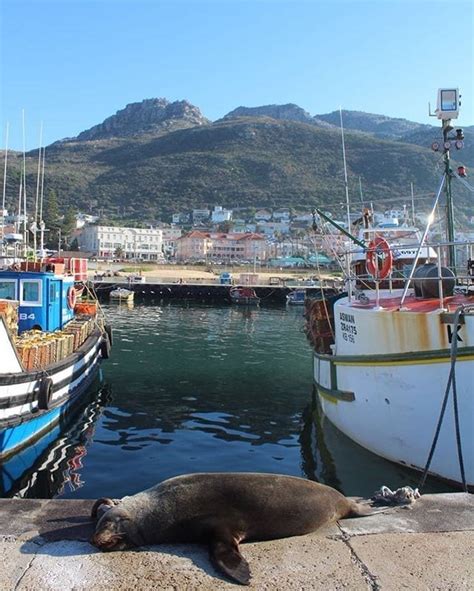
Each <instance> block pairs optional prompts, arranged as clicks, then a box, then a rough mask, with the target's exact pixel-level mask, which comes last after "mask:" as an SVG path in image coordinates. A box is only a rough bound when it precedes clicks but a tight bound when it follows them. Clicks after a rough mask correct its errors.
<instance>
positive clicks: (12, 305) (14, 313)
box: [0, 300, 18, 337]
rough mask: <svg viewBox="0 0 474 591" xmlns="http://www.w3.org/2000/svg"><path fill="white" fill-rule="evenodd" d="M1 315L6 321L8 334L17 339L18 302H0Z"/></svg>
mask: <svg viewBox="0 0 474 591" xmlns="http://www.w3.org/2000/svg"><path fill="white" fill-rule="evenodd" d="M0 314H1V315H2V316H3V318H4V319H5V324H6V325H7V329H8V332H9V333H10V335H11V336H12V337H15V336H16V335H17V334H18V302H15V301H13V300H0Z"/></svg>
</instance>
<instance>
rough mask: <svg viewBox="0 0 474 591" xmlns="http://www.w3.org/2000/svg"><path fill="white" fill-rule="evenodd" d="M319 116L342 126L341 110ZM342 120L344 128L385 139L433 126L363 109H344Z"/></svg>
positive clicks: (401, 136) (400, 136) (399, 137)
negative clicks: (375, 113)
mask: <svg viewBox="0 0 474 591" xmlns="http://www.w3.org/2000/svg"><path fill="white" fill-rule="evenodd" d="M317 118H318V119H321V120H322V121H325V122H326V123H331V124H332V125H335V126H337V127H339V126H340V113H339V111H333V112H332V113H328V114H327V115H317ZM342 121H343V125H344V129H352V130H353V131H362V132H365V133H370V134H372V135H375V136H377V137H380V138H385V139H401V138H403V137H404V136H405V135H406V134H407V133H412V132H413V131H415V130H419V129H420V128H427V127H431V126H430V125H422V124H421V123H414V122H413V121H408V120H407V119H397V118H394V117H387V116H386V115H374V114H373V113H363V112H361V111H344V110H343V111H342Z"/></svg>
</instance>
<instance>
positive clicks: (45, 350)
mask: <svg viewBox="0 0 474 591" xmlns="http://www.w3.org/2000/svg"><path fill="white" fill-rule="evenodd" d="M93 329H94V322H93V319H92V318H90V317H88V316H84V317H81V318H78V319H76V320H71V322H69V323H68V324H67V325H66V326H65V327H64V328H63V330H58V331H56V332H50V333H44V332H41V331H40V330H28V331H25V332H23V333H22V334H21V335H20V336H19V337H17V338H16V339H15V341H16V343H15V344H16V349H17V352H18V356H19V357H20V359H21V361H22V363H23V366H24V368H25V369H26V370H27V371H32V370H35V369H42V368H44V367H46V366H48V365H51V364H53V363H57V362H58V361H61V360H62V359H65V358H66V357H68V356H69V355H71V354H72V353H73V352H74V351H75V350H76V349H78V348H79V347H80V346H81V345H82V344H83V343H84V341H85V340H86V339H87V337H88V336H89V335H90V334H91V332H92V331H93Z"/></svg>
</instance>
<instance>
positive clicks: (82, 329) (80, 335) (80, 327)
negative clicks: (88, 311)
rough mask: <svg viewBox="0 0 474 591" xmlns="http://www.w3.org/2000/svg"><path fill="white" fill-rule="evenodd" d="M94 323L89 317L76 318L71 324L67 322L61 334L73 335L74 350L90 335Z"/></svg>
mask: <svg viewBox="0 0 474 591" xmlns="http://www.w3.org/2000/svg"><path fill="white" fill-rule="evenodd" d="M93 327H94V323H93V321H92V318H90V317H89V316H81V317H77V318H76V319H74V320H71V322H68V323H67V324H66V326H64V328H63V332H65V333H66V334H69V335H74V349H77V348H79V347H80V346H81V345H82V343H83V342H84V341H85V340H86V339H87V337H88V336H89V335H90V334H91V332H92V329H93Z"/></svg>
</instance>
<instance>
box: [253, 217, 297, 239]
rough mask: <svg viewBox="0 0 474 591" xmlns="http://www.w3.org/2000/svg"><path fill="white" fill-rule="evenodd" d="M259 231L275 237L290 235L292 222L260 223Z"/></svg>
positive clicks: (258, 225)
mask: <svg viewBox="0 0 474 591" xmlns="http://www.w3.org/2000/svg"><path fill="white" fill-rule="evenodd" d="M257 229H258V231H259V232H262V233H263V234H265V235H266V236H275V235H276V234H288V233H289V232H290V222H289V220H288V221H282V222H259V223H258V224H257Z"/></svg>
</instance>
